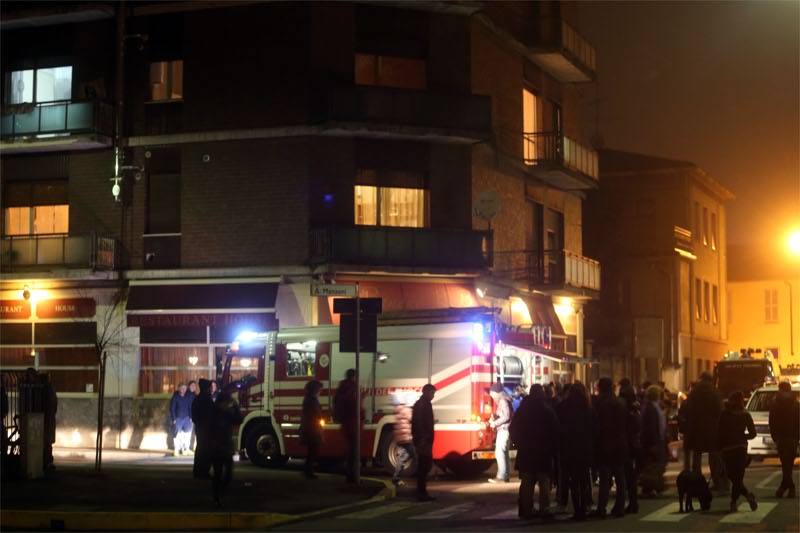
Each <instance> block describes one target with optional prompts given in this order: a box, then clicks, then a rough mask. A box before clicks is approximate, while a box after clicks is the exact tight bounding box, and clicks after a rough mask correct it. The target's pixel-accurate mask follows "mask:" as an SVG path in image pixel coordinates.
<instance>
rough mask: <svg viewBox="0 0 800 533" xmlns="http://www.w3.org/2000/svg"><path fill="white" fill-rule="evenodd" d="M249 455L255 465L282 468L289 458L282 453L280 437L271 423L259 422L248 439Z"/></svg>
mask: <svg viewBox="0 0 800 533" xmlns="http://www.w3.org/2000/svg"><path fill="white" fill-rule="evenodd" d="M247 456H248V457H249V458H250V462H252V463H253V464H254V465H256V466H261V467H268V468H280V467H282V466H284V465H285V464H286V463H287V462H288V460H289V458H288V457H286V456H285V455H281V446H280V443H279V442H278V437H277V436H276V435H275V432H274V431H272V427H270V425H269V424H259V425H257V426H256V427H254V428H253V429H252V431H251V432H250V438H249V439H248V441H247Z"/></svg>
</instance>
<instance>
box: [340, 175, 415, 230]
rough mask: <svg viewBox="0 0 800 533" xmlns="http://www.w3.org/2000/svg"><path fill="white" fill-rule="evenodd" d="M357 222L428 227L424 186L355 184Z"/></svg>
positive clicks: (374, 224)
mask: <svg viewBox="0 0 800 533" xmlns="http://www.w3.org/2000/svg"><path fill="white" fill-rule="evenodd" d="M354 195H355V223H356V224H359V225H364V226H393V227H404V228H422V227H425V190H424V189H411V188H403V187H378V186H374V185H356V186H355V191H354Z"/></svg>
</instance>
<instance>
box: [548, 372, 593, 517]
mask: <svg viewBox="0 0 800 533" xmlns="http://www.w3.org/2000/svg"><path fill="white" fill-rule="evenodd" d="M557 414H558V422H559V430H560V431H559V439H558V440H559V458H560V460H561V466H562V469H563V471H564V473H565V478H566V480H567V484H568V485H569V488H570V495H571V496H572V506H573V508H574V511H575V512H574V514H573V515H572V517H573V518H574V519H575V520H584V519H585V518H586V512H587V510H588V508H589V505H590V504H591V501H592V485H591V481H590V477H589V467H590V466H591V465H592V463H593V462H594V455H595V453H594V452H595V443H596V441H597V434H598V427H597V415H596V414H595V411H594V409H592V407H591V404H590V402H589V390H588V389H587V388H586V387H585V386H584V385H583V383H581V382H580V381H576V382H574V383H573V384H572V386H571V387H570V391H569V395H568V396H567V397H566V398H565V399H564V401H562V402H561V404H559V409H558V413H557Z"/></svg>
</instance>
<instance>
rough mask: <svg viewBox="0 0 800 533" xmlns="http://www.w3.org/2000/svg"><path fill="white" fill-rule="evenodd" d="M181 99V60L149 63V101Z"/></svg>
mask: <svg viewBox="0 0 800 533" xmlns="http://www.w3.org/2000/svg"><path fill="white" fill-rule="evenodd" d="M170 100H183V60H177V61H160V62H158V63H151V64H150V101H152V102H169V101H170Z"/></svg>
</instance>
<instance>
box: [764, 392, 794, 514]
mask: <svg viewBox="0 0 800 533" xmlns="http://www.w3.org/2000/svg"><path fill="white" fill-rule="evenodd" d="M769 431H770V433H771V436H772V440H773V441H775V444H776V445H777V447H778V457H779V458H780V460H781V469H782V470H783V479H782V480H781V484H780V487H778V490H777V491H776V492H775V497H776V498H782V497H783V493H784V492H786V491H787V490H788V491H789V498H792V499H794V498H795V486H794V481H793V480H792V465H794V460H795V458H796V457H797V444H798V442H800V404H798V402H797V399H796V398H795V397H794V396H793V395H792V385H791V384H790V383H789V382H788V381H782V382H781V383H780V384H779V385H778V397H777V398H776V399H775V402H774V403H773V404H772V408H771V409H770V410H769Z"/></svg>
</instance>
